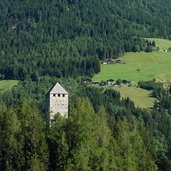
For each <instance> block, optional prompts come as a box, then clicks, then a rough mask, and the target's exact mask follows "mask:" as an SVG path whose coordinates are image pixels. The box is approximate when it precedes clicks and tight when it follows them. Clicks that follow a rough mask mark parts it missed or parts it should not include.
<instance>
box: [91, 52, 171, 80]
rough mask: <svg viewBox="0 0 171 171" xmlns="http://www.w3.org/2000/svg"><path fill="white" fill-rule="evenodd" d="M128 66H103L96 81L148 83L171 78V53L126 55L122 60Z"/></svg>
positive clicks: (95, 78) (96, 76) (95, 77)
mask: <svg viewBox="0 0 171 171" xmlns="http://www.w3.org/2000/svg"><path fill="white" fill-rule="evenodd" d="M122 59H123V61H125V62H126V64H108V65H105V64H102V65H101V72H100V73H99V74H97V75H95V76H94V78H93V80H94V81H101V80H108V79H114V80H117V79H126V80H130V81H135V82H137V81H140V80H142V81H147V80H152V79H154V78H158V77H160V75H162V77H163V76H166V77H168V76H171V53H170V52H152V53H145V52H140V53H138V52H137V53H133V52H131V53H126V54H125V56H124V57H123V58H122Z"/></svg>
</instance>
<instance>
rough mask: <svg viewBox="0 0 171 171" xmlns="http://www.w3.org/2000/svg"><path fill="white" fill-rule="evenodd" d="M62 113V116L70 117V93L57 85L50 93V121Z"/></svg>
mask: <svg viewBox="0 0 171 171" xmlns="http://www.w3.org/2000/svg"><path fill="white" fill-rule="evenodd" d="M57 113H60V114H61V116H63V117H65V118H67V117H68V92H67V91H66V90H65V89H64V88H63V87H62V86H61V85H60V84H59V83H57V84H56V85H55V86H54V87H53V89H52V90H51V91H50V120H51V121H53V120H54V116H55V115H56V114H57Z"/></svg>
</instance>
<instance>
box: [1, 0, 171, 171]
mask: <svg viewBox="0 0 171 171" xmlns="http://www.w3.org/2000/svg"><path fill="white" fill-rule="evenodd" d="M170 11H171V1H170V0H151V1H149V0H84V1H83V0H48V1H47V0H37V1H33V0H22V1H21V0H20V1H19V0H0V80H4V79H5V80H8V79H14V80H19V83H18V85H17V86H14V87H13V88H12V89H10V90H7V91H0V170H2V171H14V170H16V171H55V170H56V171H124V170H128V171H157V170H159V171H170V170H171V89H169V90H166V89H164V88H163V87H162V85H161V84H157V83H155V82H153V81H146V82H143V81H140V82H139V84H138V85H139V87H141V88H143V89H146V90H151V91H152V94H151V95H152V96H153V97H155V98H156V102H155V103H154V106H153V108H151V109H140V108H137V107H135V104H134V102H133V101H131V100H130V99H129V98H121V95H120V93H118V92H116V91H114V90H112V89H105V88H96V87H93V86H89V85H87V84H86V83H84V82H83V81H82V79H84V77H86V78H87V77H92V76H93V75H94V74H96V73H98V72H100V60H104V59H108V58H118V57H120V56H122V55H123V54H124V53H125V52H131V51H133V52H138V51H144V50H145V49H146V48H147V42H146V40H145V39H144V38H147V37H160V38H167V39H171V21H170V18H171V12H170ZM57 81H58V82H60V83H61V84H62V85H63V86H64V87H65V88H66V90H67V91H68V92H69V95H70V96H69V98H70V99H69V102H70V104H69V117H68V119H64V118H62V117H61V116H60V115H59V114H57V115H56V118H55V120H56V122H55V123H54V124H52V125H51V127H50V126H49V109H48V93H49V91H50V89H51V88H52V86H53V85H54V84H55V83H56V82H57Z"/></svg>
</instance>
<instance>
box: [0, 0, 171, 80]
mask: <svg viewBox="0 0 171 171" xmlns="http://www.w3.org/2000/svg"><path fill="white" fill-rule="evenodd" d="M0 11H1V13H0V60H1V65H0V77H1V78H13V79H21V80H22V79H26V78H27V77H31V78H32V79H33V80H34V79H36V78H37V77H38V76H41V75H50V76H57V77H70V76H71V77H76V76H78V75H93V74H94V73H97V72H99V71H100V65H99V60H98V59H99V58H100V59H104V58H108V57H116V56H118V55H119V54H122V53H124V52H125V51H132V50H134V49H136V48H137V46H138V47H139V48H140V50H143V48H144V44H145V43H144V41H143V40H141V39H140V38H138V37H165V38H171V21H170V18H171V12H170V11H171V1H169V0H151V1H149V0H122V1H120V0H98V1H97V0H86V1H83V0H60V1H58V0H49V1H47V0H46V1H45V0H37V1H33V0H23V1H20V0H15V1H14V0H1V1H0Z"/></svg>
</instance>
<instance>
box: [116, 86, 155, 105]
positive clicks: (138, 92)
mask: <svg viewBox="0 0 171 171" xmlns="http://www.w3.org/2000/svg"><path fill="white" fill-rule="evenodd" d="M113 89H114V90H116V91H119V92H120V94H121V97H123V98H125V97H129V98H130V99H131V100H132V101H134V103H135V106H136V107H140V108H151V107H153V104H154V101H155V98H152V97H150V93H151V92H150V91H147V90H143V89H141V88H136V87H127V86H121V87H113Z"/></svg>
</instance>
